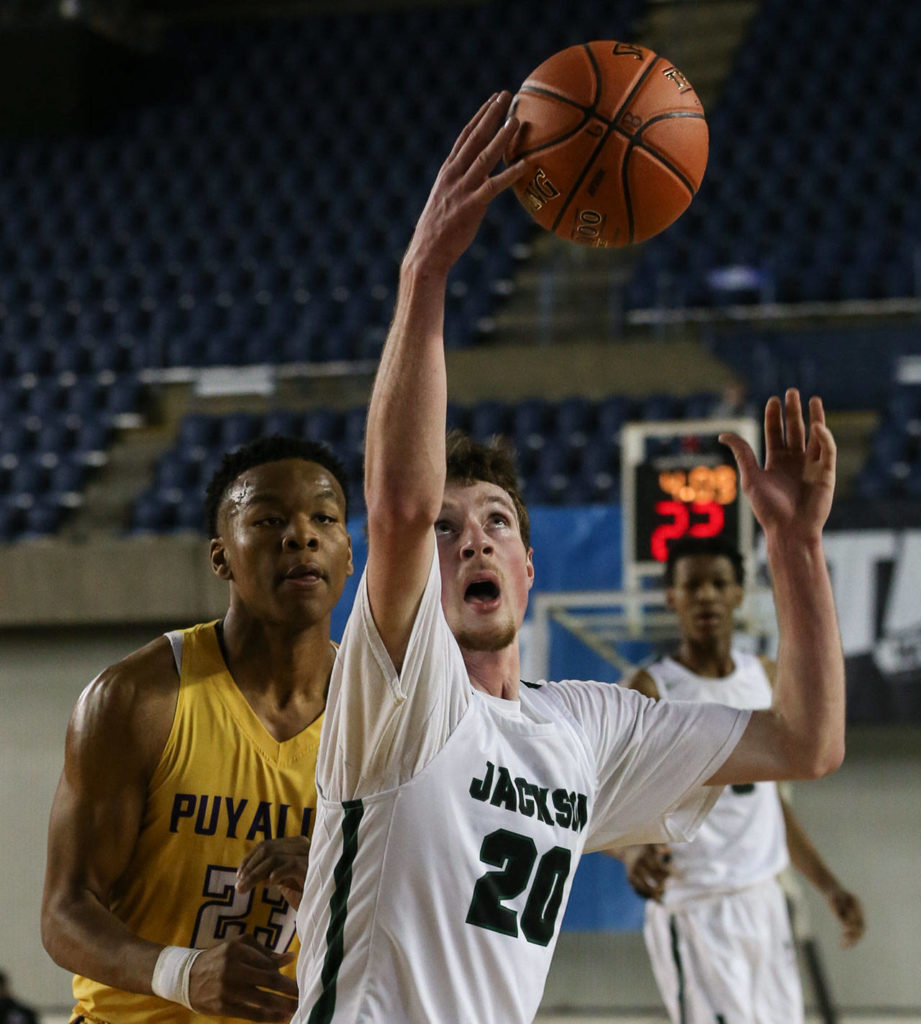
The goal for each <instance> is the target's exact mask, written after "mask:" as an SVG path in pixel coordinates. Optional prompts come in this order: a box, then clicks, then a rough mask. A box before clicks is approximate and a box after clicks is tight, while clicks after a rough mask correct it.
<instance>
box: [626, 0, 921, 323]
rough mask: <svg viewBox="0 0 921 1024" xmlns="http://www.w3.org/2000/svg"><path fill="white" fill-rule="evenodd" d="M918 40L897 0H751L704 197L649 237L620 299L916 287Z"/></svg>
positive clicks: (692, 299)
mask: <svg viewBox="0 0 921 1024" xmlns="http://www.w3.org/2000/svg"><path fill="white" fill-rule="evenodd" d="M919 45H921V6H919V5H918V4H905V3H904V2H903V0H877V2H874V3H872V4H867V3H865V2H864V0H841V2H839V3H836V4H835V8H834V17H829V8H828V4H827V2H826V0H772V2H771V3H764V4H761V5H760V6H759V10H758V13H757V14H756V15H755V17H754V19H753V21H752V23H751V25H750V29H749V33H748V37H747V38H746V39H744V40H743V41H742V43H741V45H740V46H739V48H738V49H737V51H736V59H735V64H734V67H733V69H732V71H731V73H730V76H729V78H728V81H727V82H726V84H725V86H724V88H723V90H722V93H721V96H720V98H719V100H718V101H717V103H716V105H715V106H714V108H713V109H712V110H710V111H708V118H709V123H710V129H711V132H710V141H711V148H710V159H709V164H708V168H707V173H706V177H705V179H704V183H703V185H702V187H701V190H700V192H699V194H698V196H697V198H696V199H695V200H694V202H693V203H692V204H691V207H690V209H689V210H688V212H687V213H686V214H685V215H684V216H683V217H682V218H681V219H680V220H679V221H678V223H677V224H676V225H675V226H674V227H673V228H671V229H669V231H668V232H667V233H666V234H665V235H663V236H661V237H659V238H657V239H654V240H652V241H651V242H650V243H649V244H648V245H647V246H646V248H645V250H644V253H643V258H642V262H641V266H640V268H639V270H638V272H637V274H636V275H635V277H634V280H633V281H632V283H631V285H630V288H629V302H630V304H631V305H632V306H634V307H644V308H648V307H655V306H658V305H664V306H670V307H671V306H712V305H720V304H723V303H725V302H730V301H733V302H734V301H759V300H761V299H776V300H777V301H780V302H803V301H837V300H851V299H884V298H898V297H905V296H912V295H914V296H917V295H919V294H921V281H919V275H921V242H919V238H921V191H919V190H918V188H917V180H916V179H917V166H918V162H919V159H921V107H919V106H918V104H917V103H916V102H915V92H916V80H917V74H916V65H917V54H918V48H919ZM726 267H744V268H749V269H752V270H754V271H756V276H754V277H748V278H740V277H736V278H735V279H733V278H731V277H730V278H726V277H719V276H714V275H713V272H714V271H716V270H718V269H720V268H726ZM758 275H760V276H758Z"/></svg>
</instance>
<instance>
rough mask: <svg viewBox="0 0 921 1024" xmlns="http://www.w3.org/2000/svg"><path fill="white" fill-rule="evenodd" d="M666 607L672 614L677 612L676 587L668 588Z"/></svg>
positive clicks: (666, 589)
mask: <svg viewBox="0 0 921 1024" xmlns="http://www.w3.org/2000/svg"><path fill="white" fill-rule="evenodd" d="M665 607H666V608H667V609H668V610H669V611H670V612H673V611H674V610H675V588H674V587H666V588H665Z"/></svg>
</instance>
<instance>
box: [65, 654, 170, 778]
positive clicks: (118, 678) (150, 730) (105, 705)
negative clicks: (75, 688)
mask: <svg viewBox="0 0 921 1024" xmlns="http://www.w3.org/2000/svg"><path fill="white" fill-rule="evenodd" d="M178 694H179V676H178V673H177V672H176V666H175V662H174V661H173V655H172V649H171V647H170V642H169V640H168V639H167V638H166V637H158V638H157V639H156V640H153V641H151V642H150V643H148V644H145V645H144V646H143V647H141V648H139V649H138V650H136V651H133V652H132V653H131V654H129V655H127V656H126V657H124V658H122V659H121V660H120V661H117V662H115V663H114V664H113V665H110V666H109V667H108V668H106V669H104V670H103V671H102V672H100V673H99V675H98V676H96V678H95V679H93V680H92V682H90V683H89V685H88V686H87V687H86V688H85V689H84V690H83V692H82V693H81V694H80V696H79V698H78V699H77V703H76V706H75V707H74V710H73V714H72V715H71V718H70V723H69V725H68V730H67V749H68V752H69V753H68V756H69V757H71V756H72V757H76V758H77V759H78V761H77V763H87V764H89V763H93V764H96V763H97V762H98V756H99V752H100V751H103V750H104V751H108V752H109V760H110V761H111V760H112V758H113V757H117V758H119V759H121V760H123V761H124V762H125V764H126V765H127V764H128V763H129V762H130V763H135V764H141V765H148V766H152V765H153V764H155V763H156V759H157V758H158V757H159V756H160V753H161V752H162V750H163V747H164V745H165V743H166V740H167V736H168V735H169V731H170V728H171V727H172V722H173V717H174V715H175V711H176V704H177V700H178ZM126 770H127V769H126Z"/></svg>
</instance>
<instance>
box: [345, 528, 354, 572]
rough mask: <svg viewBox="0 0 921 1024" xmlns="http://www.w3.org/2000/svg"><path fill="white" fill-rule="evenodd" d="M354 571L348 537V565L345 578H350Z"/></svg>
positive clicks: (350, 542) (350, 541)
mask: <svg viewBox="0 0 921 1024" xmlns="http://www.w3.org/2000/svg"><path fill="white" fill-rule="evenodd" d="M354 571H355V563H354V562H353V561H352V538H351V537H349V564H348V568H347V569H346V571H345V574H346V576H351V575H352V573H353V572H354Z"/></svg>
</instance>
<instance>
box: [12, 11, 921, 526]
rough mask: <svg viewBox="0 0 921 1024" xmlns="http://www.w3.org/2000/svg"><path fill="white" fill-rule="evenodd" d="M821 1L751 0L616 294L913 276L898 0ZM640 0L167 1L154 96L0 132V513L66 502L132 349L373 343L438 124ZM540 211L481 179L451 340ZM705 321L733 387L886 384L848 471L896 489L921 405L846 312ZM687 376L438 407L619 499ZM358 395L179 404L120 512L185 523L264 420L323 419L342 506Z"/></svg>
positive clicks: (535, 493)
mask: <svg viewBox="0 0 921 1024" xmlns="http://www.w3.org/2000/svg"><path fill="white" fill-rule="evenodd" d="M19 7H20V8H22V9H25V8H26V7H28V5H27V4H24V3H22V2H21V0H20V3H19ZM615 8H616V9H615ZM826 8H827V4H826V3H825V0H776V2H772V3H768V4H763V5H761V8H760V10H759V12H758V14H757V15H756V16H755V18H754V20H753V22H752V24H751V28H750V32H749V35H748V38H747V39H746V40H744V41H743V43H742V45H741V46H740V48H739V51H738V56H737V59H736V63H735V66H734V68H733V70H732V73H731V76H730V79H729V81H728V84H727V86H726V88H725V90H724V94H723V96H722V97H721V99H720V100H719V102H718V103H717V104H716V105H715V106H714V108H713V109H712V110H711V111H708V117H709V120H710V125H711V155H710V166H709V168H708V171H707V175H706V177H705V180H704V185H703V188H702V190H701V193H700V195H699V196H698V197H697V199H696V200H695V201H694V203H693V204H692V205H691V208H690V210H689V211H688V212H687V214H685V216H684V217H682V218H681V219H680V220H679V221H678V223H677V224H676V225H675V226H674V227H672V228H671V229H669V231H668V232H667V234H666V235H664V236H662V237H660V238H657V239H654V240H652V241H651V242H650V243H648V244H646V245H645V246H644V247H643V248H642V250H641V253H640V259H639V263H638V265H637V269H636V272H635V274H634V276H633V278H632V280H631V281H630V283H629V284H628V294H627V302H628V305H630V306H631V307H634V308H637V307H654V306H660V305H665V306H697V305H703V306H717V305H720V304H723V303H725V302H728V301H736V300H738V299H740V298H741V299H743V300H745V301H760V300H763V299H767V298H771V299H777V300H779V301H783V302H801V301H812V300H847V299H872V298H891V297H905V296H910V295H918V294H919V293H921V243H919V242H918V239H919V238H921V191H919V190H918V189H917V187H916V182H915V177H916V167H917V165H918V163H919V159H921V107H919V106H918V104H916V103H915V102H914V93H913V88H914V83H915V79H916V77H917V76H916V74H915V54H916V53H917V51H918V43H919V40H921V5H918V4H904V3H903V2H902V0H876V2H875V3H873V4H872V5H870V6H868V5H866V4H865V3H863V2H862V0H840V2H839V3H838V4H837V5H836V7H835V16H834V17H833V18H828V16H827V9H826ZM642 9H643V0H627V2H626V3H622V4H618V5H611V4H610V3H609V2H607V0H569V2H568V3H565V4H563V3H553V4H540V5H535V4H534V3H533V2H531V0H505V2H502V3H486V4H475V5H472V6H460V5H458V6H451V5H448V6H445V7H442V8H437V9H436V8H423V9H410V10H407V9H401V8H398V9H396V10H393V11H380V10H371V11H365V12H346V13H341V14H335V15H334V14H321V15H316V16H312V17H309V18H303V19H299V20H282V21H273V20H265V21H259V22H256V23H252V24H236V23H233V22H227V23H222V24H219V25H210V26H198V27H192V28H189V27H184V28H182V29H174V30H173V31H172V32H171V33H170V34H169V36H168V37H167V39H166V42H165V46H164V56H165V59H166V62H167V63H168V66H169V68H170V76H169V77H170V84H169V87H168V88H164V89H163V90H162V95H161V96H160V98H159V99H157V100H156V101H153V102H151V103H149V104H147V105H146V106H144V107H141V108H138V109H134V110H131V111H126V112H124V113H123V114H122V115H121V116H119V117H118V118H117V119H116V121H115V123H114V124H113V125H112V126H111V128H110V129H109V130H107V131H105V132H101V133H99V134H95V135H71V136H64V137H49V136H44V137H33V138H0V211H2V212H3V231H2V232H0V496H2V497H0V541H7V540H13V539H19V538H21V537H23V536H41V535H44V534H46V533H49V532H54V531H55V530H57V529H59V528H60V526H61V524H62V522H63V517H64V516H65V515H66V512H67V510H68V509H69V508H72V507H74V506H75V505H76V504H78V503H79V502H80V500H81V498H80V495H81V492H82V491H83V488H84V487H85V484H86V481H87V479H88V478H89V476H90V474H91V473H92V472H93V469H94V467H95V466H97V465H99V464H100V463H101V462H102V461H104V459H105V450H106V448H107V446H108V445H109V443H110V440H111V437H112V432H113V429H114V428H115V427H117V426H118V425H119V424H120V423H122V424H123V423H125V422H128V421H129V420H128V419H126V418H125V417H126V416H130V414H132V413H135V412H136V411H137V410H138V409H139V408H140V406H141V391H140V388H139V385H138V383H137V382H138V375H139V374H140V373H141V371H144V370H148V369H157V368H175V367H204V366H215V365H228V364H229V365H246V364H252V363H297V362H305V361H306V362H316V361H323V362H328V361H343V360H344V361H355V360H373V359H376V358H377V356H378V355H379V353H380V349H381V346H382V344H383V340H384V338H385V335H386V329H387V325H388V322H389V318H390V315H391V312H392V308H393V301H394V297H395V287H396V282H397V271H398V266H399V259H400V256H401V254H402V252H403V250H404V248H405V245H406V243H407V241H408V239H409V237H410V233H411V231H412V226H413V223H414V221H415V218H416V217H417V215H418V213H419V211H420V210H421V208H422V205H423V203H424V201H425V196H426V193H427V190H428V188H429V185H430V183H431V181H432V179H433V178H434V175H435V173H436V171H437V168H438V165H439V163H440V161H441V159H442V158H443V155H444V153H445V152H446V149H447V147H448V146H449V144H450V142H451V140H452V139H453V138H454V136H455V134H456V132H457V130H458V128H459V127H460V125H461V124H463V123H464V121H465V120H466V119H467V117H468V116H469V114H470V113H471V112H472V110H473V109H474V108H475V106H476V105H477V103H478V102H480V101H481V100H482V99H483V98H485V96H486V95H488V94H489V93H490V92H491V91H492V90H494V89H495V88H498V87H502V86H507V87H509V88H514V87H515V86H516V85H517V84H518V83H519V82H520V81H521V80H522V78H523V77H524V75H525V74H526V73H527V72H528V71H529V70H531V69H532V68H533V67H534V66H535V65H536V64H537V63H539V62H540V61H541V60H543V59H544V58H545V57H547V56H548V55H549V54H550V53H552V52H554V51H555V50H557V49H560V48H562V47H563V46H566V45H569V44H572V43H576V42H580V41H583V40H585V39H588V38H635V36H636V26H637V24H638V21H639V17H640V15H641V13H642ZM535 230H536V229H535V227H534V225H533V223H532V221H531V220H530V218H529V217H528V216H527V215H526V214H525V213H524V212H523V211H522V210H521V209H520V208H519V207H518V205H517V203H516V202H515V200H514V199H513V198H512V197H511V196H510V195H506V196H502V197H500V199H499V201H497V202H496V203H495V204H493V206H492V207H491V208H490V210H489V212H488V215H487V218H486V221H485V222H484V224H483V226H482V229H481V231H480V232H479V234H478V237H477V239H476V241H475V243H474V244H473V245H472V246H471V248H470V250H469V251H468V253H467V254H465V256H464V257H463V259H462V260H461V261H460V263H459V265H458V266H457V267H456V268H455V270H454V272H453V274H452V277H451V280H450V285H449V289H448V296H447V310H446V328H445V337H446V344H447V345H448V347H451V348H457V347H463V346H467V345H470V344H474V343H476V342H477V341H478V340H481V339H482V338H483V336H484V335H485V334H487V333H488V332H489V330H490V325H491V324H492V322H493V317H494V314H495V313H496V310H497V308H498V304H499V303H501V301H502V296H503V295H504V294H506V293H507V292H508V282H509V281H510V280H511V279H512V277H513V275H514V271H515V268H516V265H517V263H518V261H519V260H520V259H521V258H522V257H523V256H524V255H526V253H527V252H528V243H529V241H530V239H531V238H532V237H533V233H534V231H535ZM727 268H730V270H729V273H727V272H726V270H727ZM731 268H743V269H742V271H741V272H735V271H732V270H731ZM711 342H712V347H713V349H714V351H715V353H716V354H717V355H719V356H720V358H722V359H724V360H726V361H728V362H730V363H731V364H732V365H734V366H735V368H736V370H737V371H738V372H739V374H740V375H741V376H743V377H745V378H746V379H747V380H748V381H749V382H750V385H751V392H752V399H753V401H755V402H758V401H760V400H761V398H763V396H764V393H766V392H770V391H773V390H776V389H777V388H778V387H782V386H784V385H786V384H788V383H796V384H799V385H800V386H801V387H803V388H804V389H805V390H810V389H811V387H812V386H813V385H817V384H819V383H820V382H821V388H822V390H823V393H824V394H825V395H826V398H827V399H828V404H829V406H833V407H837V408H854V409H856V408H869V407H874V406H876V405H877V404H879V405H884V404H885V403H886V402H887V401H889V400H890V396H891V400H892V403H893V406H892V409H891V412H890V416H889V418H888V419H887V421H886V422H884V423H883V425H882V426H881V428H880V432H879V434H878V436H877V438H876V439H875V441H874V446H873V451H872V456H871V459H870V461H869V462H868V465H867V467H866V469H865V471H864V473H863V474H862V475H861V476H860V478H859V480H858V485H859V487H861V488H862V489H863V491H862V493H865V494H877V493H878V494H883V495H890V494H894V493H897V494H904V495H907V496H912V495H915V496H921V483H918V484H915V483H913V481H914V480H915V477H916V476H917V478H918V480H919V481H921V452H919V451H918V448H919V445H921V440H919V438H921V428H919V427H917V424H918V423H921V413H918V411H917V410H915V412H913V413H912V415H911V416H909V417H908V418H907V419H905V418H904V417H902V414H901V413H900V412H899V411H898V410H900V409H903V406H904V405H905V403H908V404H910V401H909V399H907V398H904V397H903V391H902V390H901V389H895V390H893V387H892V385H891V384H890V379H891V378H890V377H889V376H887V374H888V373H889V366H888V363H887V362H886V360H883V359H880V358H879V355H878V352H879V350H878V348H876V347H875V345H876V343H875V342H874V341H873V340H872V339H871V340H865V341H863V342H861V341H860V340H859V339H856V338H849V337H848V338H844V339H843V340H841V339H840V338H838V337H837V336H836V337H835V338H832V337H829V338H828V339H827V340H826V341H823V342H821V343H820V342H819V341H816V343H815V345H813V342H812V341H810V340H808V339H806V338H804V337H802V336H794V335H790V336H788V337H783V336H781V335H780V334H778V333H776V332H770V331H767V332H762V333H761V334H760V335H757V336H752V335H747V336H746V337H745V338H744V339H740V338H738V337H733V336H731V335H728V334H727V335H720V336H714V338H713V339H711ZM900 344H901V342H900ZM836 346H844V348H843V349H842V348H840V347H838V348H836ZM845 350H846V351H847V353H849V355H847V356H845V355H842V352H844V351H845ZM902 350H904V351H915V350H916V349H914V348H912V344H911V343H909V342H906V343H905V346H903V348H901V349H899V351H902ZM836 353H837V355H836ZM856 367H859V368H860V370H859V372H854V370H855V368H856ZM848 371H850V372H848ZM871 396H872V398H871ZM711 405H712V396H709V395H702V396H696V397H694V398H690V399H675V398H673V397H669V396H664V395H663V396H652V397H651V398H650V399H649V400H648V401H647V402H645V403H643V404H642V405H641V404H639V403H637V402H634V401H632V400H629V399H626V398H624V397H622V396H616V397H612V398H610V399H607V400H605V401H603V402H592V401H587V400H583V399H575V398H573V399H570V400H568V401H566V402H562V403H551V402H547V401H544V400H541V399H533V400H530V401H527V402H523V403H520V404H519V405H516V406H506V405H496V404H493V403H480V404H479V405H476V406H472V407H470V408H463V409H461V408H457V409H452V410H450V417H449V418H450V419H451V421H452V422H456V423H457V424H458V425H462V426H465V427H467V428H469V429H471V430H473V432H474V433H477V434H478V435H480V436H485V435H486V434H488V433H493V432H497V431H498V432H502V433H505V434H507V435H508V436H509V437H510V438H511V439H512V441H513V442H514V444H515V446H516V448H517V450H518V452H519V457H520V461H521V470H522V474H523V477H524V480H525V486H526V490H527V496H528V498H529V500H531V501H536V502H572V503H582V502H591V501H609V500H615V499H616V496H617V489H618V471H619V466H618V457H619V449H618V446H617V439H618V435H619V430H620V427H621V425H622V424H623V422H625V421H626V420H627V419H628V418H662V417H671V416H690V417H697V416H701V415H706V413H707V411H708V410H709V408H710V407H711ZM900 417H901V418H900ZM363 422H364V421H363V411H361V410H353V411H351V412H349V413H348V414H344V413H338V412H333V411H329V410H318V411H315V412H312V413H309V414H304V413H294V412H289V411H285V410H278V411H275V412H272V413H268V414H266V415H265V416H256V415H244V414H239V415H236V416H232V417H226V418H223V419H214V418H210V417H206V416H191V417H187V418H186V419H185V420H184V421H183V422H182V424H181V429H180V434H179V437H178V439H177V441H176V444H175V447H174V448H173V449H171V450H170V451H168V452H167V453H166V454H165V455H164V456H163V458H162V459H161V460H160V462H159V463H158V465H157V468H156V473H155V477H154V479H153V481H152V483H151V487H150V488H149V489H148V490H147V491H145V492H144V494H142V495H140V496H139V497H138V499H137V502H136V503H135V505H134V508H133V513H132V525H131V529H132V530H134V531H138V532H144V531H149V530H176V529H198V528H200V525H201V524H200V522H199V507H200V500H201V489H202V486H203V483H204V481H205V480H206V479H207V477H208V475H210V472H211V471H212V470H213V468H214V466H215V464H216V459H217V457H218V455H219V453H220V452H222V451H224V450H226V449H227V448H230V447H233V446H235V445H238V444H242V443H245V442H246V440H248V439H249V438H250V437H252V436H254V435H255V434H256V433H271V432H274V431H284V432H293V433H303V434H306V435H309V436H316V437H318V438H322V439H326V440H329V441H330V442H331V443H332V444H333V445H334V447H336V449H337V451H339V453H340V454H341V455H342V456H343V457H344V459H345V461H346V462H347V464H348V467H349V470H350V473H351V474H352V475H353V477H354V479H355V480H356V486H355V488H354V492H355V498H356V507H357V503H359V502H360V500H361V499H360V495H361V487H360V483H358V481H359V480H360V471H361V459H362V429H363ZM903 423H909V424H911V426H909V427H907V428H903ZM916 463H917V464H918V466H919V468H918V471H917V474H916V472H915V464H916ZM913 488H914V489H913Z"/></svg>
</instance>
